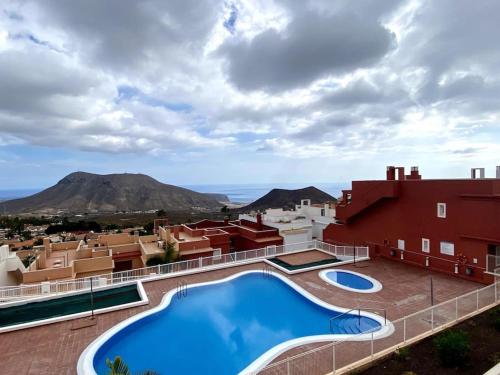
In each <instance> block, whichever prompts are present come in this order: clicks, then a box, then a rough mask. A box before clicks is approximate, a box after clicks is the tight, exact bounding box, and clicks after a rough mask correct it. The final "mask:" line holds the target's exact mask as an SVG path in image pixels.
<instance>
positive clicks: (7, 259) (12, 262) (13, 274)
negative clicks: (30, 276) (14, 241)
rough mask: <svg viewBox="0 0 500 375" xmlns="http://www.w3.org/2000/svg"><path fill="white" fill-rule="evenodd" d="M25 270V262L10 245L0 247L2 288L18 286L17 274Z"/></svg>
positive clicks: (0, 279) (0, 280)
mask: <svg viewBox="0 0 500 375" xmlns="http://www.w3.org/2000/svg"><path fill="white" fill-rule="evenodd" d="M18 270H19V271H21V272H22V271H23V270H25V268H24V265H23V262H21V259H19V257H18V256H17V254H16V253H14V252H11V251H10V250H9V246H8V245H3V246H0V286H8V285H17V284H19V282H18V277H17V276H18V275H17V272H18Z"/></svg>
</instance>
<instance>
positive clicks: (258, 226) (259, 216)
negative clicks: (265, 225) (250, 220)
mask: <svg viewBox="0 0 500 375" xmlns="http://www.w3.org/2000/svg"><path fill="white" fill-rule="evenodd" d="M257 229H258V230H262V214H261V213H260V212H259V213H258V214H257Z"/></svg>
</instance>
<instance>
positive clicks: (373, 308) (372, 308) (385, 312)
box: [330, 307, 387, 333]
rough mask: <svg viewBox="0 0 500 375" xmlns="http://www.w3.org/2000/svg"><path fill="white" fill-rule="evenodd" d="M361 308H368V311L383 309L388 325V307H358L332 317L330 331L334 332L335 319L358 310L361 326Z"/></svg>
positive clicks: (385, 322) (385, 321)
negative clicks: (333, 323)
mask: <svg viewBox="0 0 500 375" xmlns="http://www.w3.org/2000/svg"><path fill="white" fill-rule="evenodd" d="M361 310H368V311H369V310H371V311H375V312H376V311H383V312H384V325H387V310H386V309H380V308H375V307H356V308H355V309H350V310H347V311H346V312H343V313H342V314H340V315H337V316H334V317H333V318H330V332H331V333H333V330H332V322H333V321H334V320H335V319H338V318H341V317H342V316H344V315H347V314H349V313H350V312H352V311H357V312H358V326H360V325H361ZM377 315H378V314H377Z"/></svg>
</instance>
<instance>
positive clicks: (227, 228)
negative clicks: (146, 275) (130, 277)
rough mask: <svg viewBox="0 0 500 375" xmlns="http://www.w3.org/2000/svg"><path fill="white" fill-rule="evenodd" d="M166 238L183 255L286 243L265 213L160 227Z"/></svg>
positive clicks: (208, 253)
mask: <svg viewBox="0 0 500 375" xmlns="http://www.w3.org/2000/svg"><path fill="white" fill-rule="evenodd" d="M159 236H160V239H161V240H162V241H170V242H173V243H174V245H175V249H176V251H177V252H178V254H179V256H180V257H181V258H182V259H194V258H199V257H205V256H218V255H221V254H228V253H230V252H235V251H244V250H252V249H259V248H263V247H266V246H272V245H282V244H283V237H281V236H280V234H279V231H278V230H277V229H275V228H272V227H270V226H267V225H265V224H264V223H263V222H262V216H260V215H257V217H256V221H255V222H253V221H250V220H246V219H240V220H235V221H229V220H227V219H226V220H224V221H214V220H201V221H199V222H197V223H192V224H182V225H172V226H166V227H162V226H160V227H159Z"/></svg>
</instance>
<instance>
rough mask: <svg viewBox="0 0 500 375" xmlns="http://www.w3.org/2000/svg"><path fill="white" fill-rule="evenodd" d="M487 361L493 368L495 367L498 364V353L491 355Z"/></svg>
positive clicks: (499, 359)
mask: <svg viewBox="0 0 500 375" xmlns="http://www.w3.org/2000/svg"><path fill="white" fill-rule="evenodd" d="M488 359H489V360H490V362H491V363H492V364H493V366H496V365H497V364H499V363H500V352H495V353H493V354H491V355H490V356H489V357H488Z"/></svg>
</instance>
